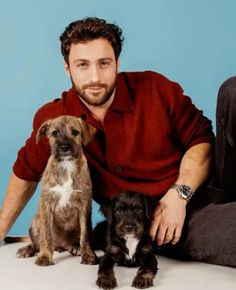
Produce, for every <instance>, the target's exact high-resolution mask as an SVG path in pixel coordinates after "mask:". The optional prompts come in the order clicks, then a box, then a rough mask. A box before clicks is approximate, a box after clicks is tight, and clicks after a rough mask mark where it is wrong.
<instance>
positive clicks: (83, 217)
mask: <svg viewBox="0 0 236 290" xmlns="http://www.w3.org/2000/svg"><path fill="white" fill-rule="evenodd" d="M80 230H81V232H80V254H81V263H82V264H89V265H95V264H97V256H96V255H95V253H94V251H93V250H92V248H91V232H92V226H91V206H87V207H84V208H83V209H82V211H81V214H80Z"/></svg>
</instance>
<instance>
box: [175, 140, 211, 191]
mask: <svg viewBox="0 0 236 290" xmlns="http://www.w3.org/2000/svg"><path fill="white" fill-rule="evenodd" d="M211 169H212V145H211V144H209V143H201V144H197V145H195V146H193V147H191V148H190V149H189V150H188V151H187V152H186V153H185V155H184V156H183V158H182V161H181V164H180V170H179V176H178V178H177V180H176V183H177V184H186V185H189V186H190V187H191V188H192V190H193V191H196V190H197V189H198V187H199V186H201V185H202V184H203V182H204V181H205V180H206V179H207V178H208V176H209V175H210V172H211Z"/></svg>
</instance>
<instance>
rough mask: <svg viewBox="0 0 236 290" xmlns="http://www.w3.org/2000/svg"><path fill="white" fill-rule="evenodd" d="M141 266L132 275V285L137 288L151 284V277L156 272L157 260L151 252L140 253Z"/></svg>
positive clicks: (152, 277)
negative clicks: (135, 273) (134, 274)
mask: <svg viewBox="0 0 236 290" xmlns="http://www.w3.org/2000/svg"><path fill="white" fill-rule="evenodd" d="M139 260H140V263H141V266H140V268H139V269H138V272H137V275H136V276H135V277H134V280H133V283H132V286H133V287H135V288H139V289H144V288H148V287H150V286H153V279H154V277H155V275H156V273H157V270H158V268H157V260H156V257H155V255H154V253H153V252H149V253H142V254H141V255H140V257H139Z"/></svg>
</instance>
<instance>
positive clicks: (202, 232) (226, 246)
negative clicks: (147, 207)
mask: <svg viewBox="0 0 236 290" xmlns="http://www.w3.org/2000/svg"><path fill="white" fill-rule="evenodd" d="M235 210H236V202H233V203H229V204H219V205H215V204H211V205H209V206H207V207H206V208H204V209H202V210H200V211H199V212H197V213H196V214H195V215H194V216H193V217H192V218H191V220H190V222H189V229H188V234H187V238H186V240H185V243H184V245H183V250H184V252H185V255H186V256H187V257H188V259H190V260H194V261H201V262H206V263H210V264H218V265H225V266H234V267H235V266H236V243H235V239H236V222H235Z"/></svg>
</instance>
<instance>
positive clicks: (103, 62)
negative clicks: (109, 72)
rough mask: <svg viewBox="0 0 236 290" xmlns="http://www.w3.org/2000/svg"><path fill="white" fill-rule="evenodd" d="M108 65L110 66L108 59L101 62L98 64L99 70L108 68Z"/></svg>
mask: <svg viewBox="0 0 236 290" xmlns="http://www.w3.org/2000/svg"><path fill="white" fill-rule="evenodd" d="M110 64H111V61H110V60H108V59H104V60H101V61H100V63H99V65H100V67H101V68H107V67H109V66H110Z"/></svg>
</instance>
